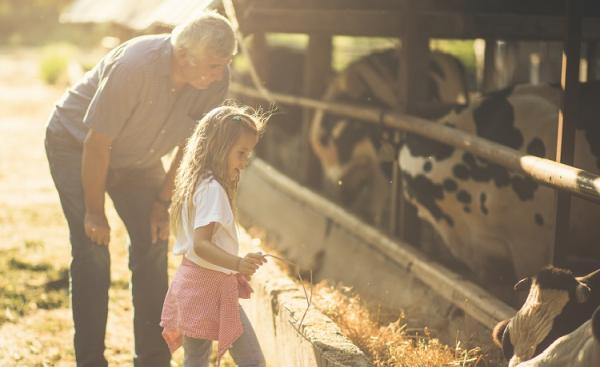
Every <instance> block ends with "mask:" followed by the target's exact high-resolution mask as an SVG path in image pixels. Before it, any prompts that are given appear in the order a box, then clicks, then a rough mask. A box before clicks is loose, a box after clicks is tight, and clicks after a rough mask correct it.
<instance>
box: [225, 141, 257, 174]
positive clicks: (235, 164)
mask: <svg viewBox="0 0 600 367" xmlns="http://www.w3.org/2000/svg"><path fill="white" fill-rule="evenodd" d="M256 143H258V137H257V136H256V134H254V133H250V132H245V133H243V134H242V135H241V136H240V137H239V138H238V139H237V141H236V142H235V143H234V144H233V146H232V147H231V150H230V151H229V153H228V154H227V177H228V178H229V180H230V181H231V182H237V181H238V180H239V179H240V173H241V172H242V170H243V169H244V168H245V167H246V164H247V163H248V158H249V156H250V153H251V152H252V150H253V149H254V147H255V146H256Z"/></svg>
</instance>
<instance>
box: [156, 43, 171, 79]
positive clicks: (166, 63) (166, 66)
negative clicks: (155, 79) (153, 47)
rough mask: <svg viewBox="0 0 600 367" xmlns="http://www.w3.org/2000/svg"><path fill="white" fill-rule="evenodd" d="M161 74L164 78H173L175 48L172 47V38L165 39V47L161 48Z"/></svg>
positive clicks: (159, 60) (159, 61)
mask: <svg viewBox="0 0 600 367" xmlns="http://www.w3.org/2000/svg"><path fill="white" fill-rule="evenodd" d="M158 64H159V69H158V70H159V73H160V75H163V76H168V77H169V78H170V77H171V66H172V64H173V46H172V45H171V36H168V37H167V38H166V39H165V43H164V45H163V47H161V51H160V57H159V59H158Z"/></svg>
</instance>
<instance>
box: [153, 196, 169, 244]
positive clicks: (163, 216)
mask: <svg viewBox="0 0 600 367" xmlns="http://www.w3.org/2000/svg"><path fill="white" fill-rule="evenodd" d="M150 233H151V235H152V243H156V242H157V241H158V240H162V241H166V240H168V239H169V210H168V208H167V206H166V205H164V204H162V203H159V202H154V204H153V205H152V212H150Z"/></svg>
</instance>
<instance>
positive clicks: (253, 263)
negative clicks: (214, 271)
mask: <svg viewBox="0 0 600 367" xmlns="http://www.w3.org/2000/svg"><path fill="white" fill-rule="evenodd" d="M266 262H267V260H266V259H265V257H264V256H263V254H261V253H260V252H256V253H249V254H247V255H246V256H244V257H243V258H241V259H240V262H239V263H238V269H237V271H238V272H239V273H241V274H242V275H245V276H247V277H248V278H249V277H251V276H252V275H253V274H254V273H255V272H256V270H257V269H258V268H259V267H260V266H261V265H262V264H264V263H266Z"/></svg>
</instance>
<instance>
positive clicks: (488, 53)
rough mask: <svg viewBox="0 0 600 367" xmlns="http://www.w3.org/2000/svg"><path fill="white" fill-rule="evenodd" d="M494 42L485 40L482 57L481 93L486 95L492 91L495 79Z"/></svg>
mask: <svg viewBox="0 0 600 367" xmlns="http://www.w3.org/2000/svg"><path fill="white" fill-rule="evenodd" d="M496 47H498V46H497V45H496V40H495V39H490V38H488V39H486V40H485V51H484V54H483V55H484V56H483V80H482V82H481V91H482V92H484V93H486V92H489V91H491V90H493V89H494V87H495V81H494V80H495V79H494V78H495V77H496Z"/></svg>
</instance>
